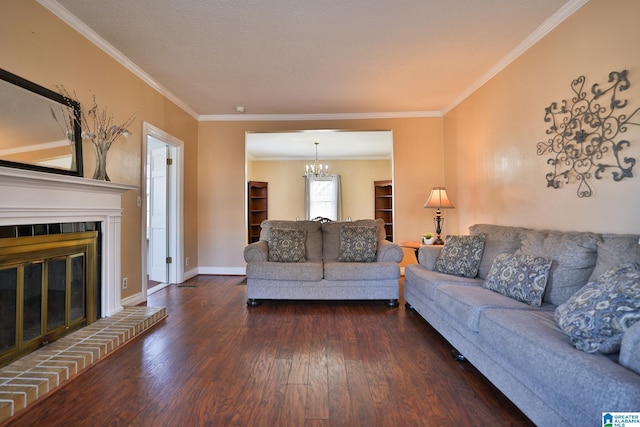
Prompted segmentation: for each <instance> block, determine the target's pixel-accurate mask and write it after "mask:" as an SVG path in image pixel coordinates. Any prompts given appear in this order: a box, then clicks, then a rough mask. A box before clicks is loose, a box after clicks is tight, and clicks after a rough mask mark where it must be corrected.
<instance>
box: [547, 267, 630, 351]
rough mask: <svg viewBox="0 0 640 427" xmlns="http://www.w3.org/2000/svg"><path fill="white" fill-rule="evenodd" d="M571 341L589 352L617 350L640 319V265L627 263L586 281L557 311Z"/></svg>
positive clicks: (560, 322)
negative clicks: (591, 280) (624, 336)
mask: <svg viewBox="0 0 640 427" xmlns="http://www.w3.org/2000/svg"><path fill="white" fill-rule="evenodd" d="M555 318H556V322H558V326H559V327H560V329H561V330H562V331H563V332H564V333H565V334H567V335H568V336H569V338H571V343H572V344H573V345H574V346H575V347H576V348H578V349H579V350H583V351H586V352H588V353H595V352H597V351H600V352H601V353H605V354H606V353H616V352H618V351H620V343H621V342H622V337H623V335H624V333H625V332H626V331H627V330H628V329H629V328H630V327H631V325H633V324H634V323H635V322H637V321H639V320H640V265H638V264H636V263H633V262H631V263H626V264H623V265H621V266H619V267H617V268H614V269H611V270H609V271H607V272H606V273H604V274H603V275H602V276H600V277H599V278H598V279H596V280H594V281H593V282H589V283H587V284H586V285H585V286H584V287H583V288H582V289H580V290H579V291H577V292H576V293H575V294H574V295H573V296H571V298H569V299H568V300H567V302H565V303H564V304H562V305H560V306H558V308H557V309H556V313H555Z"/></svg>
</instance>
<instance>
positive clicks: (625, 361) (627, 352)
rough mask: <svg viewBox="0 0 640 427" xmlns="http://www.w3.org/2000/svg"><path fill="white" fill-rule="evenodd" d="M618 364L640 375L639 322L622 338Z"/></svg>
mask: <svg viewBox="0 0 640 427" xmlns="http://www.w3.org/2000/svg"><path fill="white" fill-rule="evenodd" d="M618 360H619V362H620V364H621V365H622V366H624V367H625V368H627V369H629V370H631V371H633V372H635V373H636V374H640V322H636V323H634V324H633V325H632V326H631V327H630V328H629V329H628V330H627V332H625V333H624V336H623V337H622V344H621V346H620V358H619V359H618Z"/></svg>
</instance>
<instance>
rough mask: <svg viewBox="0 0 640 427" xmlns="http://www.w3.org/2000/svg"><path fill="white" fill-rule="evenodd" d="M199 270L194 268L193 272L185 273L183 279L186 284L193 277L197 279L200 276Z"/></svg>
mask: <svg viewBox="0 0 640 427" xmlns="http://www.w3.org/2000/svg"><path fill="white" fill-rule="evenodd" d="M198 274H199V273H198V268H192V269H191V270H188V271H185V272H184V276H183V279H184V281H185V282H186V281H187V280H189V279H191V278H192V277H196V276H197V275H198Z"/></svg>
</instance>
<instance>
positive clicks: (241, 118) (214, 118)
mask: <svg viewBox="0 0 640 427" xmlns="http://www.w3.org/2000/svg"><path fill="white" fill-rule="evenodd" d="M442 116H443V114H442V112H440V111H398V112H386V113H385V112H380V113H332V114H211V115H201V116H200V117H199V118H198V120H199V121H201V122H251V121H256V122H260V121H263V122H264V121H268V122H277V121H300V120H310V121H315V120H366V119H408V118H409V119H410V118H421V117H442Z"/></svg>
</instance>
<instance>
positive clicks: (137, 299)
mask: <svg viewBox="0 0 640 427" xmlns="http://www.w3.org/2000/svg"><path fill="white" fill-rule="evenodd" d="M146 301H147V300H146V299H144V297H143V296H142V292H138V293H137V294H134V295H131V296H130V297H126V298H124V299H122V300H120V305H122V306H135V305H139V304H142V303H143V302H146Z"/></svg>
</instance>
